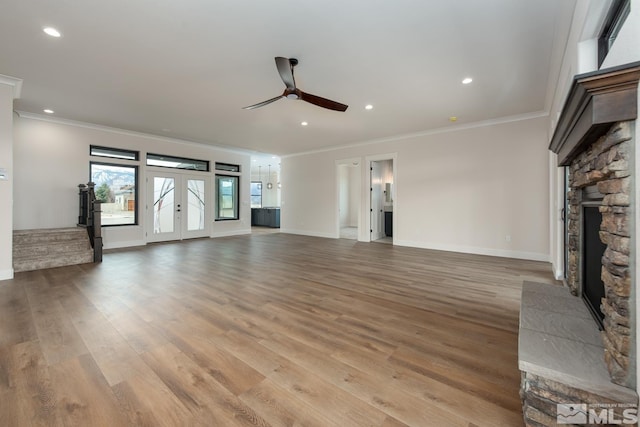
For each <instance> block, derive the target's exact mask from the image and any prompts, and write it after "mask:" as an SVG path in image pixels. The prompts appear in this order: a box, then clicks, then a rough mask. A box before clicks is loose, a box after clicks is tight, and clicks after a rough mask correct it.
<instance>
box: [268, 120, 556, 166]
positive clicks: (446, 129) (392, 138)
mask: <svg viewBox="0 0 640 427" xmlns="http://www.w3.org/2000/svg"><path fill="white" fill-rule="evenodd" d="M548 116H549V112H548V111H536V112H533V113H526V114H517V115H513V116H506V117H501V118H498V119H489V120H483V121H479V122H473V123H467V124H458V125H453V126H449V127H444V128H436V129H431V130H426V131H422V132H415V133H407V134H400V135H395V136H390V137H385V138H378V139H372V140H368V141H361V142H355V143H352V144H345V145H335V146H332V147H326V148H319V149H316V150H309V151H301V152H299V153H292V154H285V155H282V156H280V158H282V159H286V158H289V157H297V156H304V155H307V154H317V153H326V152H328V151H336V150H343V149H345V148H354V147H362V146H365V145H372V144H380V143H383V142H395V141H400V140H403V139H410V138H419V137H421V136H429V135H438V134H443V133H451V132H458V131H461V130H468V129H477V128H483V127H488V126H495V125H500V124H505V123H513V122H520V121H524V120H532V119H539V118H541V117H548ZM381 160H384V159H381Z"/></svg>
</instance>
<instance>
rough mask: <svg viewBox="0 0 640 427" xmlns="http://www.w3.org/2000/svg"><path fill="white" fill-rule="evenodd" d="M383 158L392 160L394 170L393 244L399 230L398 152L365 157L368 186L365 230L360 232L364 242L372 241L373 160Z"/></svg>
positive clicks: (365, 201)
mask: <svg viewBox="0 0 640 427" xmlns="http://www.w3.org/2000/svg"><path fill="white" fill-rule="evenodd" d="M381 160H391V170H392V172H393V194H394V196H393V201H392V206H393V235H394V236H393V244H394V245H395V242H396V238H395V236H396V234H397V232H398V227H397V223H398V215H397V213H398V194H399V192H398V187H399V186H398V153H387V154H376V155H372V156H366V157H365V165H366V166H367V167H366V170H365V171H363V173H364V176H365V179H364V181H363V182H364V183H365V184H366V186H363V191H365V197H364V207H365V208H364V209H363V215H362V216H363V224H364V227H363V230H362V233H360V236H361V237H362V240H361V239H358V240H361V241H363V242H371V232H370V231H369V230H371V195H370V194H369V193H370V192H371V184H372V183H371V163H372V162H377V161H381Z"/></svg>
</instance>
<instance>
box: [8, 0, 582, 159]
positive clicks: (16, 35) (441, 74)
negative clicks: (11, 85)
mask: <svg viewBox="0 0 640 427" xmlns="http://www.w3.org/2000/svg"><path fill="white" fill-rule="evenodd" d="M574 5H575V0H562V1H559V0H483V1H479V0H456V1H447V0H440V1H425V0H395V1H388V0H386V1H384V0H349V1H345V0H341V1H338V0H324V1H318V0H270V1H265V0H242V1H232V0H227V1H211V0H180V1H175V0H135V1H131V0H108V1H105V0H100V1H98V0H75V1H74V0H58V1H50V0H3V2H2V7H1V10H2V13H1V14H0V74H5V75H9V76H13V77H18V78H21V79H23V80H24V86H23V89H22V97H21V99H19V100H16V102H15V109H16V110H21V111H27V112H32V113H41V112H42V110H43V109H44V108H51V109H53V110H55V117H58V118H64V119H71V120H78V121H84V122H89V123H95V124H99V125H105V126H112V127H117V128H122V129H128V130H133V131H139V132H147V133H152V134H158V135H162V136H167V137H172V138H181V139H186V140H191V141H196V142H203V143H208V144H214V145H220V146H232V147H238V148H244V149H249V150H255V151H258V152H264V153H274V154H279V155H286V154H291V153H297V152H304V151H309V150H316V149H322V148H325V147H330V146H339V145H345V144H349V143H356V142H363V141H370V140H375V139H380V138H386V137H390V136H393V135H402V134H410V133H416V132H423V131H428V130H431V129H439V128H443V127H447V126H455V125H456V124H453V123H450V122H449V120H448V118H449V116H457V117H458V122H457V124H465V123H472V122H478V121H483V120H490V119H496V118H500V117H505V116H512V115H520V114H528V113H533V112H540V111H544V110H547V109H548V103H549V93H550V83H552V82H553V81H555V79H556V78H557V72H558V69H559V59H560V56H561V54H562V52H563V50H564V45H565V42H566V36H567V32H568V29H569V25H570V22H571V17H572V13H573V8H574ZM45 26H54V27H56V28H57V29H58V30H60V32H61V33H62V37H61V38H59V39H54V38H51V37H49V36H47V35H45V34H44V33H43V32H42V28H43V27H45ZM275 56H285V57H295V58H298V60H299V61H300V63H299V65H298V66H297V67H296V69H295V73H296V74H295V75H296V82H297V85H298V87H299V88H300V89H301V90H303V91H306V92H310V93H312V94H315V95H319V96H322V97H326V98H330V99H334V100H336V101H339V102H342V103H345V104H348V105H349V109H348V110H347V111H346V112H344V113H340V112H335V111H330V110H325V109H322V108H319V107H316V106H314V105H311V104H308V103H305V102H303V101H294V100H287V99H282V100H279V101H277V102H275V103H273V104H270V105H268V106H265V107H263V108H260V109H256V110H243V109H242V107H243V106H247V105H251V104H254V103H257V102H260V101H263V100H266V99H269V98H272V97H274V96H277V95H280V94H281V93H282V91H283V90H284V84H283V83H282V81H281V79H280V77H279V75H278V73H277V71H276V66H275V62H274V57H275ZM466 76H471V77H473V78H474V82H473V83H472V84H470V85H467V86H464V85H462V84H461V80H462V79H463V78H464V77H466ZM369 103H371V104H373V105H374V109H373V110H370V111H366V110H365V109H364V106H365V105H366V104H369ZM302 121H307V122H309V126H307V127H302V126H300V122H302Z"/></svg>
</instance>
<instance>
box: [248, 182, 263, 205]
mask: <svg viewBox="0 0 640 427" xmlns="http://www.w3.org/2000/svg"><path fill="white" fill-rule="evenodd" d="M251 207H252V208H261V207H262V181H251Z"/></svg>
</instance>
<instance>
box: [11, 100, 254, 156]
mask: <svg viewBox="0 0 640 427" xmlns="http://www.w3.org/2000/svg"><path fill="white" fill-rule="evenodd" d="M15 112H16V114H18V117H20V118H24V119H31V120H40V121H43V122H49V123H56V124H61V125H67V126H74V127H79V128H84V129H91V130H98V131H102V132H110V133H116V134H119V135H127V136H136V137H140V138H147V139H153V140H156V141H164V142H170V143H173V144H182V145H191V146H197V147H203V146H204V147H208V148H215V149H217V150H221V151H227V152H230V153H235V154H243V155H249V156H250V155H251V154H255V152H254V151H252V150H246V149H242V148H231V147H228V146H222V145H217V144H210V143H207V142H199V141H190V140H187V139H179V138H170V137H166V136H161V135H154V134H152V133H144V132H137V131H133V130H127V129H120V128H115V127H111V126H104V125H97V124H94V123H88V122H82V121H79V120H71V119H63V118H60V117H55V116H49V115H44V114H38V113H30V112H28V111H20V110H16V111H15Z"/></svg>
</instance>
